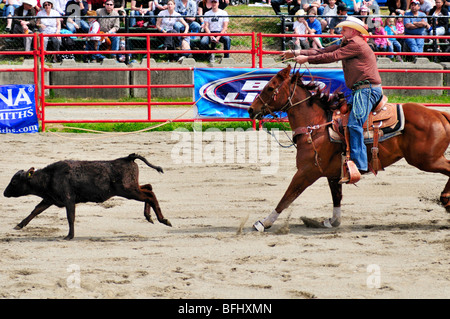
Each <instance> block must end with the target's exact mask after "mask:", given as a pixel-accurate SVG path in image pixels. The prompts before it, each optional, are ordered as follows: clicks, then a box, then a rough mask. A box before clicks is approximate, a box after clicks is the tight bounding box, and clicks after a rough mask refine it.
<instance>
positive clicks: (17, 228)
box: [14, 225, 22, 230]
mask: <svg viewBox="0 0 450 319" xmlns="http://www.w3.org/2000/svg"><path fill="white" fill-rule="evenodd" d="M14 229H15V230H20V229H22V226H20V225H17V226H16V227H14Z"/></svg>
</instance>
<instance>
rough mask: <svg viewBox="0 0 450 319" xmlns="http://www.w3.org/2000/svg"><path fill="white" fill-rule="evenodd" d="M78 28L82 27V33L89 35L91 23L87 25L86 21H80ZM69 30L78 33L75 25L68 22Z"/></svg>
mask: <svg viewBox="0 0 450 319" xmlns="http://www.w3.org/2000/svg"><path fill="white" fill-rule="evenodd" d="M78 26H79V27H80V29H79V30H80V33H88V32H89V23H87V22H86V21H84V20H80V21H79V23H78ZM66 27H67V30H69V31H70V32H72V33H77V29H76V28H75V26H74V25H73V23H70V22H67V23H66Z"/></svg>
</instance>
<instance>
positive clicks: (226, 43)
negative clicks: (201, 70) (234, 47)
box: [200, 32, 231, 58]
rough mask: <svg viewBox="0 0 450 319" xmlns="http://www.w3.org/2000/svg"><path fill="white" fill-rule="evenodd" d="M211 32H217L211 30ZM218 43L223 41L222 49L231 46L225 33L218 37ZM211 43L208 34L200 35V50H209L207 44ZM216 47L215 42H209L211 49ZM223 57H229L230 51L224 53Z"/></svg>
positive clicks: (227, 48)
mask: <svg viewBox="0 0 450 319" xmlns="http://www.w3.org/2000/svg"><path fill="white" fill-rule="evenodd" d="M211 33H219V32H211ZM219 42H220V43H223V49H224V50H230V47H231V39H230V37H229V36H227V35H223V36H221V37H220V39H219ZM210 43H211V39H210V37H209V36H204V37H202V39H201V40H200V48H201V49H202V50H209V44H210ZM215 48H216V43H211V50H214V49H215ZM223 57H224V58H229V57H230V53H224V55H223Z"/></svg>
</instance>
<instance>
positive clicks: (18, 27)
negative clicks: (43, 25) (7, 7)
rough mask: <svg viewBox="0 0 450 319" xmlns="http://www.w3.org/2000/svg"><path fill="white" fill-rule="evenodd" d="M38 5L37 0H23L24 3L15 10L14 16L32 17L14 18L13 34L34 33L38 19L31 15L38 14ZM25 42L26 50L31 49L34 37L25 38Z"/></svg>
mask: <svg viewBox="0 0 450 319" xmlns="http://www.w3.org/2000/svg"><path fill="white" fill-rule="evenodd" d="M36 5H37V2H36V0H23V1H22V5H21V6H20V7H18V8H17V9H16V10H15V11H14V16H16V17H30V18H23V19H19V18H16V19H13V20H12V29H11V33H13V34H30V33H34V31H35V29H36V19H34V18H31V17H35V16H36V14H37V11H36V9H35V8H34V7H35V6H36ZM23 42H24V46H25V51H30V50H31V44H32V43H33V38H31V37H26V38H23Z"/></svg>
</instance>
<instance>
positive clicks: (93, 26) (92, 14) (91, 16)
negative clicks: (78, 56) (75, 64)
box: [83, 10, 105, 63]
mask: <svg viewBox="0 0 450 319" xmlns="http://www.w3.org/2000/svg"><path fill="white" fill-rule="evenodd" d="M86 16H87V19H88V22H89V34H98V33H100V23H98V21H97V18H96V16H97V12H96V11H94V10H90V11H88V12H87V14H86ZM100 43H101V37H99V36H98V37H97V36H95V37H88V38H87V40H86V51H98V49H99V47H100ZM104 58H105V57H104V56H103V55H101V54H99V53H96V54H92V55H91V54H87V55H85V56H84V58H83V60H84V62H85V63H88V62H89V60H91V61H92V62H95V61H98V62H101V61H103V59H104Z"/></svg>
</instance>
